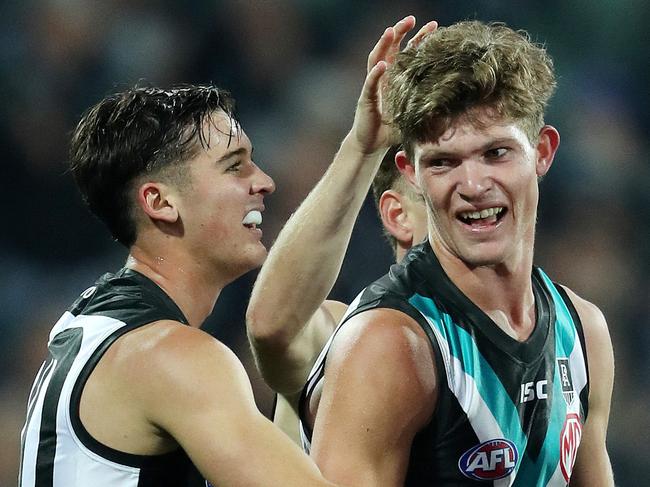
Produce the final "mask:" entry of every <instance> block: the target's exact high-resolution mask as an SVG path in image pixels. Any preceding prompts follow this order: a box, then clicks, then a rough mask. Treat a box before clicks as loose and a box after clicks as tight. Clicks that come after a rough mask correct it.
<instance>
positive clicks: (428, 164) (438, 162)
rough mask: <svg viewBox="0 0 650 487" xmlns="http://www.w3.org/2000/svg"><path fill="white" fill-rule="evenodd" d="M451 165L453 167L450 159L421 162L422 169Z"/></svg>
mask: <svg viewBox="0 0 650 487" xmlns="http://www.w3.org/2000/svg"><path fill="white" fill-rule="evenodd" d="M451 165H453V161H452V160H451V159H425V160H424V161H423V166H424V167H432V168H443V167H448V166H451Z"/></svg>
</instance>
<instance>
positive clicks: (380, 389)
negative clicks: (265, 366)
mask: <svg viewBox="0 0 650 487" xmlns="http://www.w3.org/2000/svg"><path fill="white" fill-rule="evenodd" d="M324 381H325V382H324V386H323V392H322V396H321V399H320V403H319V405H318V412H317V415H316V422H315V425H314V434H313V438H312V450H311V454H312V456H313V458H314V460H316V463H317V465H318V466H319V468H320V469H321V472H323V475H324V476H325V477H326V478H327V479H329V480H332V481H334V482H337V483H340V484H342V485H355V486H359V487H397V486H402V485H403V484H404V478H405V475H406V471H407V467H408V461H409V455H410V450H411V443H412V441H413V438H414V436H415V434H416V433H417V432H418V431H419V430H420V429H422V428H423V427H424V426H425V425H426V424H427V423H428V421H429V420H430V417H431V415H432V414H433V409H434V406H435V401H436V396H437V387H438V385H437V384H436V374H435V365H434V358H433V351H432V349H431V345H430V343H429V341H428V340H427V338H426V336H425V335H424V332H423V331H422V329H421V328H420V327H419V326H418V325H417V324H416V323H415V322H414V321H413V320H412V319H411V318H409V317H407V316H406V315H404V314H402V313H400V312H398V311H395V310H386V309H381V310H373V311H368V312H365V313H361V314H360V315H358V316H356V317H354V318H352V319H351V320H350V321H349V322H348V323H346V325H345V327H344V328H342V329H341V331H340V332H339V333H338V334H337V337H336V338H335V340H334V343H333V346H332V349H331V350H330V353H329V354H328V359H327V366H326V370H325V379H324Z"/></svg>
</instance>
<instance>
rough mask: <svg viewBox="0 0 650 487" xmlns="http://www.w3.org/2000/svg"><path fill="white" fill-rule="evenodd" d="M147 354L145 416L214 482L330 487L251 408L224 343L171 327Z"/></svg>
mask: <svg viewBox="0 0 650 487" xmlns="http://www.w3.org/2000/svg"><path fill="white" fill-rule="evenodd" d="M148 355H150V356H149V357H148V360H147V363H146V364H145V363H143V364H142V367H141V370H139V371H138V372H137V373H138V374H140V375H141V376H142V377H141V378H143V379H145V380H146V376H149V380H148V381H146V382H145V381H141V384H142V387H143V389H144V390H143V391H142V392H143V393H142V401H143V411H144V413H145V415H146V416H147V419H148V421H149V422H150V423H151V424H153V425H155V426H157V427H158V428H159V429H161V430H163V431H164V432H166V433H167V434H169V435H171V436H172V437H173V438H174V439H175V440H176V442H178V443H179V444H180V445H181V447H182V448H183V449H184V450H185V451H186V452H187V454H188V455H189V457H190V458H191V459H192V462H193V463H194V464H195V465H196V466H197V468H198V469H199V470H200V471H201V473H202V474H203V475H204V476H205V478H206V479H208V480H209V481H210V482H211V483H212V484H214V485H219V486H224V487H227V486H250V485H264V486H269V487H273V486H278V487H287V486H295V487H304V486H318V487H321V486H322V487H324V486H332V484H330V483H328V482H327V481H325V480H324V479H323V477H322V476H321V474H320V472H319V471H318V469H317V468H316V467H315V465H314V464H313V463H312V462H311V461H310V460H309V458H308V457H307V456H306V455H304V454H303V453H302V452H301V451H300V449H299V448H298V447H297V446H296V445H294V444H293V443H292V442H291V441H290V440H289V439H288V438H287V437H286V436H285V435H284V434H282V433H281V432H280V431H279V430H278V429H277V428H276V427H275V426H273V424H272V423H271V422H270V421H268V420H267V419H266V418H264V416H263V415H262V414H261V413H260V412H259V411H258V410H257V408H256V407H255V403H254V400H253V394H252V390H251V387H250V383H249V381H248V377H247V376H246V373H245V371H244V368H243V367H242V365H241V363H240V362H239V360H238V359H237V358H236V357H235V355H234V354H233V353H232V352H231V351H230V350H229V349H228V348H227V347H225V346H224V345H223V344H221V343H219V342H218V341H216V340H214V339H213V338H212V337H210V336H209V335H207V334H206V333H203V332H201V331H200V330H196V329H192V328H189V327H180V326H177V327H175V328H171V329H170V331H169V332H168V333H167V334H166V336H164V337H163V338H161V339H160V340H158V341H157V343H156V346H155V347H154V349H153V350H152V351H150V352H149V353H148ZM206 371H210V373H209V374H206Z"/></svg>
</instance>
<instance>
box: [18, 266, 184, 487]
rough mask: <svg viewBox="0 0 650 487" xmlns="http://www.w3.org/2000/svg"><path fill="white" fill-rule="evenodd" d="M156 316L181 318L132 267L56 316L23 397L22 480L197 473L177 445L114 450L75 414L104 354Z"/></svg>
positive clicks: (139, 479) (157, 479)
mask: <svg viewBox="0 0 650 487" xmlns="http://www.w3.org/2000/svg"><path fill="white" fill-rule="evenodd" d="M158 320H174V321H178V322H181V323H184V324H187V320H186V319H185V317H184V316H183V314H182V312H181V311H180V309H179V308H178V307H177V306H176V304H175V303H174V302H173V301H172V300H171V299H170V298H169V297H168V296H167V295H166V294H165V293H164V292H163V291H162V289H160V288H159V287H158V286H157V285H156V284H155V283H153V282H152V281H151V280H149V279H148V278H146V277H145V276H143V275H142V274H139V273H138V272H135V271H133V270H130V269H121V270H120V271H119V272H117V273H116V274H105V275H104V276H102V277H101V278H100V279H99V280H98V281H97V282H96V283H95V285H94V286H92V287H90V288H88V289H87V290H86V291H84V292H83V293H82V294H81V296H80V297H79V298H78V299H77V301H75V303H74V304H73V305H72V306H71V307H70V309H69V310H68V311H66V312H65V313H64V314H63V316H61V318H60V319H59V321H58V322H57V323H56V325H55V326H54V328H53V329H52V331H51V332H50V336H49V342H48V350H49V357H48V358H47V360H46V361H45V362H44V363H43V365H42V366H41V369H40V370H39V372H38V375H37V377H36V380H35V381H34V385H33V386H32V390H31V393H30V397H29V402H28V410H27V421H26V423H25V427H24V429H23V431H22V436H21V440H22V441H21V443H22V449H21V450H22V451H21V467H20V481H19V486H20V487H75V486H80V487H89V486H92V487H104V486H106V487H108V486H116V485H119V486H120V487H145V486H177V485H182V484H183V483H184V482H185V481H186V479H187V478H188V475H189V474H190V473H191V472H192V471H194V472H195V469H194V467H193V466H192V464H191V462H190V461H189V458H188V457H187V455H186V454H185V452H183V451H182V450H180V449H179V450H176V451H173V452H170V453H167V454H164V455H152V456H142V455H133V454H129V453H125V452H121V451H118V450H114V449H112V448H110V447H108V446H106V445H103V444H102V443H100V442H98V441H97V440H95V439H94V438H93V437H92V436H91V435H90V434H89V433H88V432H87V431H86V429H85V428H84V426H83V424H81V420H80V419H79V403H80V399H81V392H82V390H83V387H84V385H85V383H86V381H87V379H88V377H89V376H90V374H91V372H92V371H93V369H94V368H95V366H96V365H97V363H98V361H99V359H100V358H101V357H102V355H103V354H104V353H105V352H106V350H108V348H109V347H110V346H111V344H112V343H114V342H115V340H117V339H118V338H119V337H120V336H122V335H123V334H125V333H127V332H129V331H131V330H134V329H135V328H138V327H140V326H143V325H146V324H148V323H152V322H154V321H158Z"/></svg>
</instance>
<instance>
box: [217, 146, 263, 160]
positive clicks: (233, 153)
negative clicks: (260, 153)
mask: <svg viewBox="0 0 650 487" xmlns="http://www.w3.org/2000/svg"><path fill="white" fill-rule="evenodd" d="M253 150H254V149H253V148H252V147H251V156H252V155H253ZM247 152H248V149H247V148H246V147H240V148H239V149H235V150H231V151H228V152H226V153H225V154H224V155H222V156H221V157H220V158H219V159H217V164H220V163H222V162H225V161H227V160H228V159H232V158H233V157H239V156H242V155H244V154H246V153H247Z"/></svg>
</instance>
